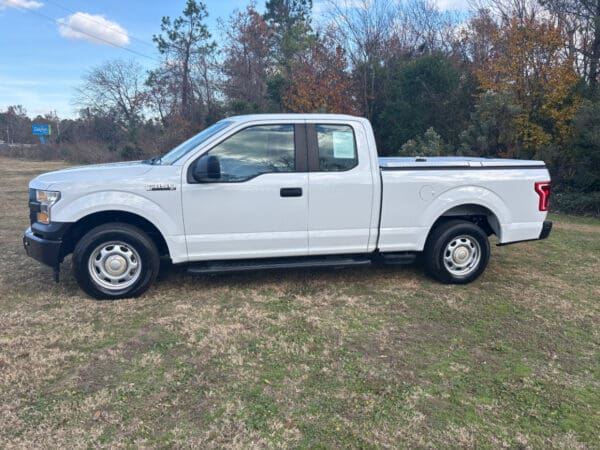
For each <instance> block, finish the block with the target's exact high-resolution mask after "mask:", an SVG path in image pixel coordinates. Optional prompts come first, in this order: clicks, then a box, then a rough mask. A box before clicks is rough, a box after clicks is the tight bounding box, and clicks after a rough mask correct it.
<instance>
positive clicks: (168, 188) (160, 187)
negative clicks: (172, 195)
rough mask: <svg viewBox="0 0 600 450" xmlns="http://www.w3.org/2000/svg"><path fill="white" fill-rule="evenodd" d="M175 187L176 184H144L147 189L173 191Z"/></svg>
mask: <svg viewBox="0 0 600 450" xmlns="http://www.w3.org/2000/svg"><path fill="white" fill-rule="evenodd" d="M176 189H177V186H175V185H174V184H162V183H158V184H147V185H146V190H147V191H174V190H176Z"/></svg>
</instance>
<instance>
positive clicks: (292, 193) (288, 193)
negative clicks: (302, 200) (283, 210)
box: [279, 187, 302, 197]
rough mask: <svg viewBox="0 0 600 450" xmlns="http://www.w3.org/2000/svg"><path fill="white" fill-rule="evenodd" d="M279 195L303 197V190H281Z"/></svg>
mask: <svg viewBox="0 0 600 450" xmlns="http://www.w3.org/2000/svg"><path fill="white" fill-rule="evenodd" d="M279 195H280V196H281V197H302V188H299V187H293V188H281V189H280V190H279Z"/></svg>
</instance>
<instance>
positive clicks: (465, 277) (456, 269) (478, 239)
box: [424, 220, 490, 284]
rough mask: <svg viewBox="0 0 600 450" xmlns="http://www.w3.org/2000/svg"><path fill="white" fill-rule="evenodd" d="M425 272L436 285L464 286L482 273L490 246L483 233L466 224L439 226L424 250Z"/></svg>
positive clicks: (477, 228) (463, 221)
mask: <svg viewBox="0 0 600 450" xmlns="http://www.w3.org/2000/svg"><path fill="white" fill-rule="evenodd" d="M424 257H425V266H426V269H427V272H428V273H429V274H430V275H431V276H432V277H433V278H435V279H437V280H438V281H441V282H442V283H448V284H466V283H470V282H471V281H473V280H475V279H476V278H477V277H479V275H481V274H482V273H483V271H484V270H485V268H486V266H487V264H488V261H489V259H490V243H489V241H488V238H487V235H486V234H485V232H484V231H483V230H482V229H481V228H479V227H478V226H477V225H475V224H474V223H472V222H468V221H466V220H449V221H447V222H442V223H441V224H440V225H438V226H437V227H436V228H435V229H434V230H433V231H432V232H431V235H430V236H429V238H428V239H427V243H426V244H425V250H424Z"/></svg>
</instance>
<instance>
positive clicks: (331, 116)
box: [224, 113, 365, 122]
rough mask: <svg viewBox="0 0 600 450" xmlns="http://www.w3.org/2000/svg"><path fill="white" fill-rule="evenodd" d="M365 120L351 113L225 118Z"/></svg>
mask: <svg viewBox="0 0 600 450" xmlns="http://www.w3.org/2000/svg"><path fill="white" fill-rule="evenodd" d="M291 119H294V120H365V119H363V118H362V117H358V116H351V115H349V114H304V113H302V114H298V113H285V114H246V115H241V116H231V117H227V118H226V119H224V120H232V121H236V122H250V121H254V120H291Z"/></svg>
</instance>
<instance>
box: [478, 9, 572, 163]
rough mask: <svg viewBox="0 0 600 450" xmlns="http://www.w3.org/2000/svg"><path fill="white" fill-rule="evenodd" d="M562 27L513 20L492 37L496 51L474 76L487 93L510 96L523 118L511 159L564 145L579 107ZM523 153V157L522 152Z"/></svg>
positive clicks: (519, 120) (525, 18) (518, 121)
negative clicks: (565, 52)
mask: <svg viewBox="0 0 600 450" xmlns="http://www.w3.org/2000/svg"><path fill="white" fill-rule="evenodd" d="M564 42H565V39H564V36H563V33H562V31H561V29H560V28H558V27H557V26H556V25H555V24H554V23H552V22H551V21H548V20H539V19H537V18H535V16H533V15H531V16H526V15H522V16H520V17H519V16H515V17H511V18H510V19H507V20H505V21H504V22H503V23H502V24H500V25H499V26H497V28H496V29H495V30H494V31H493V33H492V50H491V52H490V54H489V57H488V58H486V59H484V60H483V61H482V62H481V65H480V66H479V67H478V68H477V69H476V71H475V72H476V75H477V78H478V79H479V82H480V84H481V88H482V89H483V90H484V91H492V92H498V93H504V94H509V95H510V96H511V98H512V99H513V101H514V102H515V104H516V105H517V106H518V107H519V108H520V113H519V114H517V115H516V116H515V117H514V119H513V126H514V128H515V130H514V131H515V133H514V136H515V137H516V142H514V143H513V145H510V146H508V153H507V154H506V155H505V156H508V157H515V156H516V157H539V156H540V152H541V150H542V149H543V148H544V147H545V146H548V145H549V144H550V143H552V142H557V143H565V142H566V141H567V140H568V138H569V137H570V133H571V127H570V123H571V121H572V119H573V116H574V114H575V112H576V111H577V108H578V106H579V99H578V98H577V97H576V96H574V95H573V91H574V88H575V84H576V83H577V79H578V78H577V74H576V72H575V70H574V67H573V61H571V60H569V59H568V58H567V57H565V56H564V52H562V51H561V48H563V47H564ZM522 151H524V153H522Z"/></svg>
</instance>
